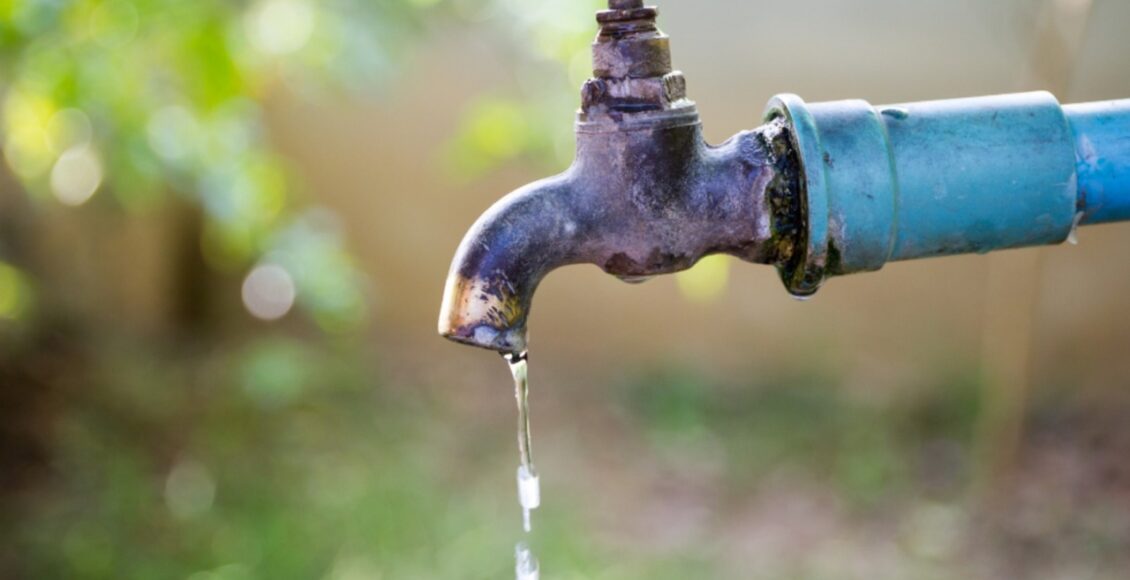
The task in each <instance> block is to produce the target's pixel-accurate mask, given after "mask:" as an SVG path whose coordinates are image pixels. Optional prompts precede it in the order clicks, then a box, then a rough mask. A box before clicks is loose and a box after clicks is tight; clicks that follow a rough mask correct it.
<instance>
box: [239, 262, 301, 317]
mask: <svg viewBox="0 0 1130 580" xmlns="http://www.w3.org/2000/svg"><path fill="white" fill-rule="evenodd" d="M296 294H297V291H296V289H295V285H294V278H293V277H291V275H290V272H287V271H286V269H285V268H283V267H282V266H277V265H275V264H264V265H261V266H256V267H255V269H253V270H251V273H249V274H248V275H247V278H245V279H244V281H243V305H244V306H246V307H247V311H248V312H250V313H251V315H252V316H254V317H256V318H260V319H262V320H278V319H279V318H282V317H283V316H286V313H287V312H290V309H291V308H293V307H294V299H295V295H296Z"/></svg>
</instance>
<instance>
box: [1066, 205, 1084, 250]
mask: <svg viewBox="0 0 1130 580" xmlns="http://www.w3.org/2000/svg"><path fill="white" fill-rule="evenodd" d="M1084 215H1086V214H1084V213H1083V212H1078V213H1076V214H1075V219H1074V220H1072V222H1071V233H1069V234H1067V243H1069V244H1071V245H1072V246H1078V245H1079V224H1081V223H1083V217H1084Z"/></svg>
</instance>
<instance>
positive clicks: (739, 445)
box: [624, 368, 981, 507]
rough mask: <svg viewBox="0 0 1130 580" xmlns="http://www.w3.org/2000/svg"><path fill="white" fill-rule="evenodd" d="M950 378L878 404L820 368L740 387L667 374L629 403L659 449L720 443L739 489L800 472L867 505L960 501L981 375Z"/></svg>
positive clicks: (646, 383)
mask: <svg viewBox="0 0 1130 580" xmlns="http://www.w3.org/2000/svg"><path fill="white" fill-rule="evenodd" d="M943 376H944V375H943ZM943 376H939V377H938V378H936V379H935V381H936V382H937V383H939V384H929V385H923V386H922V388H917V389H913V388H912V389H908V392H914V393H917V394H916V395H907V396H902V397H899V398H895V399H894V400H890V401H881V402H874V401H865V400H861V399H860V398H859V397H855V396H852V395H851V394H849V393H848V392H846V391H845V390H844V388H843V385H842V384H841V382H840V381H839V380H838V379H837V378H836V377H835V375H833V374H831V373H825V372H821V371H820V370H819V369H818V368H817V369H807V370H803V371H798V372H792V373H788V374H780V375H777V376H768V377H763V378H761V379H759V380H757V381H755V382H753V383H751V384H737V385H724V384H712V383H711V382H710V381H709V380H706V379H704V378H703V375H702V373H696V372H694V371H693V370H682V371H680V370H667V371H663V372H659V373H657V374H654V375H651V376H649V377H647V378H646V379H645V380H642V381H639V382H636V383H633V384H631V386H630V387H629V388H628V389H626V390H625V395H624V396H625V405H626V407H627V408H628V409H630V410H631V412H632V414H633V415H634V416H635V417H636V418H637V419H638V420H639V422H640V423H641V424H642V427H643V428H644V429H645V430H646V432H647V433H648V434H649V437H650V439H651V441H652V443H653V445H654V446H655V447H656V448H660V449H661V448H664V447H669V446H671V445H672V444H673V443H677V442H679V441H691V442H694V441H695V440H697V439H704V438H709V439H710V440H712V441H717V442H720V444H721V447H722V448H723V449H724V451H725V457H726V460H725V464H726V466H727V469H728V479H729V480H730V481H731V482H733V485H734V486H736V487H738V488H742V487H747V488H748V486H749V485H750V484H752V483H756V482H757V481H758V478H759V477H764V476H765V475H767V474H770V473H772V472H773V471H775V470H777V469H781V468H792V469H799V470H802V471H803V472H805V473H807V474H808V475H810V476H811V477H812V478H814V479H815V480H817V481H821V482H823V483H825V484H827V485H829V486H830V487H833V488H836V489H838V490H839V491H840V493H841V494H842V495H843V496H844V497H845V498H846V499H848V500H850V501H852V502H854V503H855V504H856V505H858V506H860V507H867V506H877V505H880V504H882V503H883V502H889V501H891V500H892V499H894V498H897V497H899V496H905V495H906V494H907V493H909V492H910V491H911V490H915V489H923V488H924V487H925V488H932V489H939V490H940V491H944V492H945V493H946V494H948V495H949V496H951V497H952V496H953V495H955V494H957V493H959V492H961V491H964V489H963V488H962V485H967V484H969V483H970V481H969V478H970V476H971V475H972V474H971V471H970V467H971V466H970V465H969V458H968V455H969V451H970V448H971V446H972V444H973V431H974V427H975V423H976V419H977V415H978V405H979V401H980V400H979V396H978V393H979V390H980V389H981V384H980V382H979V381H978V380H977V377H976V375H974V374H970V375H968V376H963V375H957V376H952V377H950V378H949V379H945V378H942V377H943ZM938 450H945V452H947V453H949V454H950V457H947V458H946V459H947V460H948V461H949V462H950V464H948V465H943V466H940V467H942V468H943V469H945V470H946V471H945V472H944V473H934V472H932V471H931V470H930V467H931V465H930V462H932V461H936V460H938V459H939V458H938V457H936V456H934V455H932V454H933V453H936V452H937V451H938ZM934 467H938V466H936V465H935V466H934Z"/></svg>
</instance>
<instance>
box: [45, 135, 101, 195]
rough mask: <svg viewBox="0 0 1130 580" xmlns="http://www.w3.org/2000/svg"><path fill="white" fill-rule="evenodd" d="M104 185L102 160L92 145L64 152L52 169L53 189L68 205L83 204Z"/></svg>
mask: <svg viewBox="0 0 1130 580" xmlns="http://www.w3.org/2000/svg"><path fill="white" fill-rule="evenodd" d="M101 185H102V162H101V161H100V160H99V159H98V154H97V153H95V151H94V149H93V148H92V147H90V146H79V147H72V148H70V149H68V150H66V151H64V152H63V154H62V155H60V156H59V159H58V160H57V161H56V162H55V166H54V167H53V168H52V169H51V191H52V192H53V193H54V194H55V198H56V199H58V200H59V201H60V202H62V203H64V204H66V205H82V204H84V203H86V201H87V200H88V199H90V197H91V196H92V195H94V192H96V191H98V188H99V186H101Z"/></svg>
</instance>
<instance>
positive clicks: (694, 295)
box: [675, 254, 730, 303]
mask: <svg viewBox="0 0 1130 580" xmlns="http://www.w3.org/2000/svg"><path fill="white" fill-rule="evenodd" d="M675 280H676V282H677V283H678V285H679V291H680V292H682V294H683V296H684V297H686V298H687V299H688V300H690V301H692V302H699V303H706V302H712V301H714V300H717V299H718V298H720V297H721V296H722V294H723V293H724V292H725V291H726V286H727V285H728V284H729V282H730V261H729V259H728V258H727V257H726V256H724V255H721V254H716V255H713V256H707V257H705V258H703V259H702V260H700V261H699V263H698V264H697V265H695V267H694V268H692V269H690V270H687V271H686V272H679V273H678V274H676V275H675Z"/></svg>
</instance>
